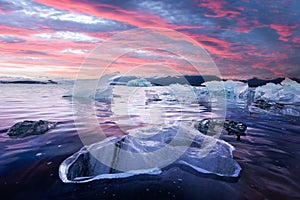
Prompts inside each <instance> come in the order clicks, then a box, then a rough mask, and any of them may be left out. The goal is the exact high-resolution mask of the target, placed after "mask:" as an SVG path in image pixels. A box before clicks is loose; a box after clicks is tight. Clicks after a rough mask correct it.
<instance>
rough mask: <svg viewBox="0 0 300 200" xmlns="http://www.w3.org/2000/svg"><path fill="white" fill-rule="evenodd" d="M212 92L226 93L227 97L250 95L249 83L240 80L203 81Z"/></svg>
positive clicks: (242, 97) (245, 96)
mask: <svg viewBox="0 0 300 200" xmlns="http://www.w3.org/2000/svg"><path fill="white" fill-rule="evenodd" d="M203 85H205V86H206V88H207V89H208V90H209V92H210V93H213V94H220V95H224V94H225V95H226V97H232V98H241V99H244V98H247V95H248V83H243V82H240V81H233V80H227V81H209V82H205V83H203Z"/></svg>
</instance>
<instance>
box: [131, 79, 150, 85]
mask: <svg viewBox="0 0 300 200" xmlns="http://www.w3.org/2000/svg"><path fill="white" fill-rule="evenodd" d="M127 86H133V87H151V86H152V84H151V82H149V81H147V80H146V79H144V78H140V79H134V80H131V81H128V82H127Z"/></svg>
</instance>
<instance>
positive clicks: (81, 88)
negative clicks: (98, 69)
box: [63, 72, 120, 101]
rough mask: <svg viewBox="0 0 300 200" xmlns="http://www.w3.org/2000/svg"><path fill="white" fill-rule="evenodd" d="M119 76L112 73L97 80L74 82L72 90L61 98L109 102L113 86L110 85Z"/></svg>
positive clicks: (117, 73)
mask: <svg viewBox="0 0 300 200" xmlns="http://www.w3.org/2000/svg"><path fill="white" fill-rule="evenodd" d="M119 75H120V73H119V72H114V73H111V74H106V75H104V76H102V77H100V78H99V80H96V79H91V80H76V81H75V83H74V84H75V85H74V88H73V90H72V91H71V90H70V91H68V92H67V93H66V94H65V95H63V97H73V98H87V99H95V100H98V101H107V100H111V99H112V96H113V86H112V85H110V84H111V83H112V82H113V79H114V78H116V77H118V76H119Z"/></svg>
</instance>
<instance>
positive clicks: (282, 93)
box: [249, 78, 300, 116]
mask: <svg viewBox="0 0 300 200" xmlns="http://www.w3.org/2000/svg"><path fill="white" fill-rule="evenodd" d="M299 104H300V84H299V83H297V82H296V81H293V80H291V79H288V78H286V79H285V80H283V81H282V82H281V83H280V84H274V83H268V84H266V85H263V86H260V87H257V88H256V89H255V95H254V101H253V103H252V104H251V106H249V111H250V112H252V113H262V112H264V113H273V114H278V115H290V116H300V106H299Z"/></svg>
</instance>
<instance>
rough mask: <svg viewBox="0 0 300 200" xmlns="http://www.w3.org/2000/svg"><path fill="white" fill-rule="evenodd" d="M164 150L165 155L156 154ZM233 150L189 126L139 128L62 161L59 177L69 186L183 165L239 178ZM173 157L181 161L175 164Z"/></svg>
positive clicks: (222, 142) (151, 172)
mask: <svg viewBox="0 0 300 200" xmlns="http://www.w3.org/2000/svg"><path fill="white" fill-rule="evenodd" d="M175 138H176V139H175ZM207 141H210V142H212V141H213V142H212V144H213V145H211V146H210V145H207V144H208V143H207ZM161 149H163V151H162V152H163V153H160V154H158V155H155V153H156V152H157V151H160V150H161ZM233 150H234V147H233V146H231V145H230V144H228V143H227V142H225V141H223V140H218V139H215V138H213V137H210V136H206V135H203V134H201V133H200V132H199V131H197V130H196V129H194V128H192V127H191V126H189V125H186V124H184V125H183V124H181V127H180V129H178V126H176V125H168V126H166V125H158V126H152V127H147V128H138V129H133V130H130V131H129V133H128V135H125V136H119V137H109V138H106V139H105V140H103V141H101V142H98V143H95V144H92V145H89V146H85V147H83V148H82V149H81V150H79V151H78V152H77V153H75V154H73V155H72V156H70V157H69V158H67V159H66V160H64V161H63V162H62V164H61V165H60V167H59V177H60V179H61V180H62V181H63V182H65V183H84V182H90V181H93V180H99V179H116V178H125V177H129V176H134V175H139V174H151V175H157V174H160V173H161V172H162V171H163V170H164V169H165V167H167V168H168V167H172V166H179V167H183V169H186V168H187V169H192V170H195V171H197V172H199V173H204V174H212V175H216V176H221V177H231V178H236V177H238V176H239V174H240V171H241V167H240V166H239V164H238V163H237V162H236V161H235V160H234V159H233V156H232V151H233ZM148 154H149V155H150V156H148ZM152 155H154V156H152ZM174 156H175V157H174ZM176 156H178V157H176ZM173 158H177V159H174V161H173V162H171V161H172V159H173ZM99 160H101V162H100V161H99ZM102 161H105V162H106V164H103V162H102ZM170 163H171V165H169V164H170ZM121 169H122V170H121Z"/></svg>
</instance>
